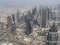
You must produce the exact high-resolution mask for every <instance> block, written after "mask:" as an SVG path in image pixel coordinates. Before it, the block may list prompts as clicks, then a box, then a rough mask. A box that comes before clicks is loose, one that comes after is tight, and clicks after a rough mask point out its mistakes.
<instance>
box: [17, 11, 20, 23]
mask: <svg viewBox="0 0 60 45" xmlns="http://www.w3.org/2000/svg"><path fill="white" fill-rule="evenodd" d="M19 15H20V13H19V11H18V10H17V14H16V17H17V22H19V20H20V17H19Z"/></svg>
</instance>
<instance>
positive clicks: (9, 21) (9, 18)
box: [7, 16, 12, 28]
mask: <svg viewBox="0 0 60 45" xmlns="http://www.w3.org/2000/svg"><path fill="white" fill-rule="evenodd" d="M11 26H12V19H11V16H8V17H7V28H8V27H11Z"/></svg>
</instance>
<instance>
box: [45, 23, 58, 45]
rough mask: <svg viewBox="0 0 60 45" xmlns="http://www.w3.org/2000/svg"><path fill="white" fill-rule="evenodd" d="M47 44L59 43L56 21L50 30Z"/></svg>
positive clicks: (55, 44)
mask: <svg viewBox="0 0 60 45" xmlns="http://www.w3.org/2000/svg"><path fill="white" fill-rule="evenodd" d="M46 45H58V34H57V27H56V25H55V24H54V23H53V25H52V26H51V28H50V30H49V32H48V35H47V42H46Z"/></svg>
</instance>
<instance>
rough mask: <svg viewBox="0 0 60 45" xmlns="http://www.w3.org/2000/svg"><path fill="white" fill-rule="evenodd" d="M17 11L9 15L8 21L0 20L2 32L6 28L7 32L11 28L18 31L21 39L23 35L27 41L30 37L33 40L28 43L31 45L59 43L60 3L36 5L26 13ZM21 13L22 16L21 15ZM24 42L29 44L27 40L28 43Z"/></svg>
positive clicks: (11, 30) (0, 30)
mask: <svg viewBox="0 0 60 45" xmlns="http://www.w3.org/2000/svg"><path fill="white" fill-rule="evenodd" d="M16 12H17V13H15V14H11V15H8V16H7V18H6V19H7V22H5V23H4V22H3V21H0V32H1V33H3V32H4V31H5V30H7V32H8V31H9V30H10V32H12V33H14V34H15V33H17V34H16V35H15V37H18V35H19V39H20V37H22V38H21V39H22V40H23V39H24V40H25V41H27V42H29V39H30V40H31V42H29V43H28V44H29V45H30V44H31V45H58V33H57V32H58V31H59V29H57V27H59V26H60V5H58V6H56V7H44V6H40V7H39V8H37V7H35V8H33V9H31V10H28V11H27V12H25V13H20V12H19V10H17V11H16ZM21 14H22V16H20V15H21ZM55 23H56V24H57V25H58V26H57V25H56V24H55ZM51 25H52V26H51ZM55 25H56V26H55ZM21 28H22V29H21ZM17 29H18V32H17ZM19 31H21V32H19ZM41 32H42V33H41ZM46 33H47V35H46ZM3 36H4V35H3ZM27 37H28V38H27ZM41 37H43V38H44V40H43V39H40V38H41ZM12 38H14V37H12ZM45 39H46V40H45ZM0 40H1V39H0ZM1 41H2V40H1ZM35 41H36V42H35ZM17 42H18V41H17ZM23 42H24V41H22V43H20V44H21V45H28V44H27V42H26V44H24V43H25V42H24V43H23ZM42 42H43V43H42ZM44 42H45V43H44ZM33 43H34V44H33Z"/></svg>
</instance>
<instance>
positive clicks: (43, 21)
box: [39, 7, 48, 28]
mask: <svg viewBox="0 0 60 45" xmlns="http://www.w3.org/2000/svg"><path fill="white" fill-rule="evenodd" d="M39 13H40V28H46V27H47V24H48V10H47V7H40V10H39Z"/></svg>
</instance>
